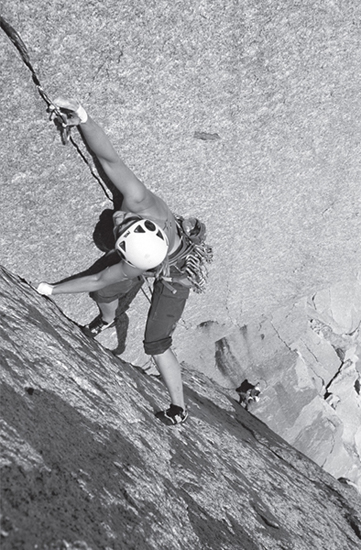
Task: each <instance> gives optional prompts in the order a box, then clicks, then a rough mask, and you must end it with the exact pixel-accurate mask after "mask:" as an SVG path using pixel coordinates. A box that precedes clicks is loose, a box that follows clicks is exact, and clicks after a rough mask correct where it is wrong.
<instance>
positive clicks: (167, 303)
mask: <svg viewBox="0 0 361 550" xmlns="http://www.w3.org/2000/svg"><path fill="white" fill-rule="evenodd" d="M54 105H56V106H57V107H58V108H59V109H60V110H61V112H62V114H63V116H64V117H65V119H66V124H68V125H69V126H77V127H78V129H79V131H80V133H81V135H82V138H83V140H84V141H85V143H86V145H87V146H88V148H89V149H90V150H91V151H92V153H93V154H94V155H95V157H96V158H97V159H98V161H99V162H100V164H101V167H102V168H103V170H104V172H105V174H106V175H107V177H108V178H109V179H110V181H111V182H112V183H113V184H114V186H115V187H116V188H117V189H118V191H119V192H120V193H121V195H122V196H123V202H122V206H121V208H122V210H121V211H116V212H115V213H114V216H113V221H114V238H115V250H116V251H117V253H118V254H119V262H118V263H116V264H115V265H111V266H110V267H107V268H106V269H103V270H102V271H100V272H99V273H96V274H92V275H85V276H81V277H78V278H73V279H68V280H65V281H60V282H58V283H55V284H49V283H45V282H43V283H40V284H39V286H38V288H37V290H38V292H39V293H40V294H43V295H45V296H50V295H56V294H66V293H70V294H72V293H78V292H89V293H90V296H91V297H92V298H93V299H94V300H95V301H96V303H97V305H98V308H99V315H97V317H96V318H95V319H93V321H91V322H90V323H89V325H87V326H86V327H84V328H85V329H87V331H88V332H89V333H90V334H91V335H92V336H93V337H95V336H97V335H98V334H99V333H100V332H102V331H103V330H105V329H107V328H110V327H112V326H114V325H115V324H116V311H117V308H118V305H119V301H120V300H122V299H124V298H126V297H127V295H129V293H130V292H132V291H133V295H134V288H135V287H136V286H137V285H138V290H139V288H140V287H141V285H142V282H143V281H144V276H148V275H151V276H152V277H154V285H153V292H152V299H151V304H150V308H149V311H148V318H147V322H146V328H145V333H144V341H143V344H144V350H145V353H146V354H148V355H150V356H152V357H153V359H154V361H155V364H156V365H157V368H158V370H159V372H160V374H161V376H162V379H163V381H164V383H165V386H166V388H167V390H168V393H169V396H170V400H171V404H170V407H169V408H168V409H166V410H164V411H160V412H159V413H157V415H156V416H157V417H158V418H159V419H160V420H161V421H162V422H164V423H165V424H169V425H172V424H181V423H183V422H185V420H186V419H187V417H188V411H187V407H186V404H185V401H184V392H183V384H182V376H181V367H180V364H179V362H178V360H177V358H176V356H175V354H174V353H173V351H172V349H171V346H172V333H173V331H174V329H175V327H176V324H177V322H178V321H179V319H180V317H181V315H182V313H183V310H184V307H185V304H186V301H187V298H188V296H189V292H190V289H191V288H192V287H193V288H194V289H195V290H197V289H198V290H199V288H200V287H202V285H203V283H204V278H205V269H206V268H205V267H204V260H206V261H207V262H208V261H210V259H211V249H210V247H207V245H205V244H204V235H205V230H204V226H203V224H201V222H199V220H197V219H195V218H191V219H190V220H183V218H179V219H176V217H175V216H174V214H173V213H172V212H171V211H170V209H169V208H168V206H167V204H166V203H165V202H164V201H163V200H162V199H161V198H160V197H158V196H157V195H155V194H154V193H153V192H152V191H150V190H149V189H148V188H147V187H146V186H145V185H144V184H143V183H142V182H141V181H140V180H139V179H138V178H137V177H136V176H135V174H134V173H133V172H132V171H131V170H130V169H129V168H128V167H127V166H126V165H125V164H124V162H123V161H122V159H121V158H120V157H119V155H118V154H117V152H116V151H115V149H114V148H113V146H112V144H111V143H110V141H109V139H108V137H107V136H106V134H105V132H104V131H103V129H102V128H101V127H100V126H99V125H98V124H97V123H96V122H95V121H94V120H93V119H92V117H91V116H90V115H88V113H87V112H86V111H85V109H84V107H82V106H81V105H80V104H79V103H78V102H77V101H74V100H72V99H64V98H58V99H57V100H55V101H54ZM135 293H136V292H135Z"/></svg>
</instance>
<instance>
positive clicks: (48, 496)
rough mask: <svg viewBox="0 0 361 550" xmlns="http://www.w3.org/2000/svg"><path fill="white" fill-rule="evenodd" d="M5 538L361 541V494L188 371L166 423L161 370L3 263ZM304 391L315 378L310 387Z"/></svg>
mask: <svg viewBox="0 0 361 550" xmlns="http://www.w3.org/2000/svg"><path fill="white" fill-rule="evenodd" d="M0 298H1V301H0V307H1V311H0V312H1V340H0V342H1V366H2V368H1V383H2V389H1V405H2V412H1V415H2V427H1V445H2V454H1V492H2V499H1V502H2V516H1V533H0V534H1V538H2V545H1V547H2V549H3V550H14V549H17V548H19V549H20V548H21V549H22V550H32V549H35V548H37V549H39V550H63V549H65V548H66V549H68V550H79V549H82V550H120V549H123V548H124V549H130V548H134V549H136V548H137V549H138V548H142V549H143V548H144V549H149V550H151V549H157V550H163V549H164V550H166V549H167V550H169V549H175V550H176V549H177V550H181V549H184V550H186V549H187V550H188V549H189V548H192V549H194V550H197V549H199V550H203V549H205V548H207V549H213V548H214V549H217V550H219V549H222V550H227V549H229V550H235V549H239V550H261V549H264V548H267V550H272V549H280V550H281V549H282V550H309V549H310V548H317V549H325V550H340V549H343V550H354V549H355V548H358V547H359V546H360V544H361V514H360V512H361V510H360V498H359V496H358V494H357V492H356V491H355V490H354V488H353V487H351V486H347V485H345V484H343V483H341V482H338V481H336V480H335V479H334V478H333V477H332V476H330V475H329V474H327V473H326V472H324V471H323V470H322V469H321V468H319V467H318V466H317V465H316V464H315V463H314V462H312V461H310V460H309V459H308V458H306V457H305V456H304V455H303V454H301V453H300V452H298V451H297V450H295V449H293V448H292V447H291V446H289V445H288V444H287V443H286V442H285V441H284V440H283V439H281V438H280V437H279V436H277V435H276V434H275V433H274V432H272V431H271V430H270V429H269V428H268V427H267V426H266V425H265V424H264V423H263V422H261V421H260V420H258V419H257V418H256V417H254V416H253V415H252V414H250V413H249V412H247V411H245V410H244V409H243V408H242V407H240V406H239V405H238V403H236V401H235V400H234V399H233V396H232V392H229V391H227V390H225V389H222V388H221V387H219V386H218V385H217V384H216V383H212V382H211V381H210V380H209V379H208V378H207V377H205V376H203V375H201V374H199V373H196V372H194V371H192V370H186V371H185V380H186V395H187V400H188V403H189V406H190V412H191V414H190V418H189V421H188V423H187V424H186V425H184V426H182V427H178V428H174V429H172V428H168V427H165V426H163V425H162V424H161V423H159V421H158V420H157V419H156V418H155V417H154V414H153V412H154V410H156V409H157V408H158V407H159V406H164V405H165V404H166V401H165V395H164V393H165V392H164V388H163V386H162V383H161V382H160V381H159V380H158V379H156V378H154V377H151V376H145V375H144V374H143V372H142V371H141V369H136V368H134V367H132V366H131V365H129V364H126V363H124V362H122V361H120V360H119V359H118V358H116V357H115V356H114V355H113V354H111V353H110V352H109V351H107V350H105V349H104V348H103V347H102V346H100V345H99V344H98V343H97V342H96V341H94V340H91V339H88V338H87V337H86V336H85V335H84V334H83V333H82V331H81V330H80V329H79V327H78V326H76V325H75V324H74V323H73V322H71V321H70V320H68V319H67V318H66V317H65V316H64V315H63V314H62V313H61V312H60V311H59V309H58V307H57V306H56V304H54V303H53V302H52V301H51V300H49V299H46V298H44V297H42V296H39V295H38V294H37V293H36V291H35V290H34V289H33V288H31V286H30V285H29V284H28V283H27V282H26V281H24V280H21V279H19V278H18V277H15V276H13V275H12V274H10V273H9V272H8V271H7V270H5V269H2V270H1V271H0ZM305 391H306V390H305Z"/></svg>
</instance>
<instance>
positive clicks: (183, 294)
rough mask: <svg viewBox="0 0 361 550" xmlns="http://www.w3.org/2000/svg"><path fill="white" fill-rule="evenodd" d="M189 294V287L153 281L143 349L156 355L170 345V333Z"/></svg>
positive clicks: (148, 353) (149, 353)
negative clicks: (170, 285)
mask: <svg viewBox="0 0 361 550" xmlns="http://www.w3.org/2000/svg"><path fill="white" fill-rule="evenodd" d="M188 296H189V288H186V287H184V286H182V285H180V284H173V283H172V288H170V287H169V286H166V285H164V283H163V282H162V281H161V280H160V281H156V282H155V283H154V290H153V296H152V302H151V305H150V308H149V312H148V319H147V324H146V327H145V333H144V341H143V344H144V351H145V353H146V354H147V355H158V354H161V353H164V352H165V351H167V349H168V348H170V347H171V345H172V334H173V332H174V330H175V328H176V325H177V323H178V321H179V319H180V318H181V315H182V313H183V310H184V307H185V305H186V302H187V298H188Z"/></svg>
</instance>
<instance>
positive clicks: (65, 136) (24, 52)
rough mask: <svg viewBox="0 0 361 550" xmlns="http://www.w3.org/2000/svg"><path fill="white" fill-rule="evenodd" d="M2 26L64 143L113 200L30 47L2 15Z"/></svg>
mask: <svg viewBox="0 0 361 550" xmlns="http://www.w3.org/2000/svg"><path fill="white" fill-rule="evenodd" d="M0 27H1V28H2V30H3V31H4V32H5V33H6V34H7V36H8V37H9V38H10V40H11V42H12V43H13V44H14V46H15V47H16V49H17V50H18V52H19V53H20V56H21V59H22V60H23V62H24V63H25V65H26V66H27V67H28V69H29V70H30V72H31V75H32V79H33V82H34V84H35V86H36V88H37V90H38V92H39V94H40V96H41V98H42V99H43V100H44V101H45V103H46V105H47V108H48V110H49V111H51V112H52V113H53V114H54V115H55V116H56V119H57V120H58V122H59V125H60V134H61V141H62V143H63V144H64V145H66V144H67V143H68V142H70V143H71V144H72V145H73V146H74V148H75V149H76V151H77V153H78V154H79V155H80V157H81V158H82V159H83V161H84V162H85V163H86V164H87V166H88V168H89V170H90V173H91V174H92V176H93V177H94V178H95V179H96V180H97V182H98V183H99V184H100V186H101V188H102V189H103V191H104V193H105V195H106V197H107V199H109V200H110V201H111V202H114V201H113V198H112V197H111V196H110V195H109V193H108V191H107V189H106V187H105V186H104V184H103V182H102V180H101V179H100V178H99V176H98V175H97V173H96V172H95V170H94V168H93V166H92V165H91V163H90V162H89V160H88V159H87V157H86V156H85V155H84V153H83V151H82V150H81V149H80V147H79V145H78V144H77V142H76V141H75V140H74V138H73V136H72V135H71V129H70V126H68V124H67V120H66V116H65V115H64V114H63V113H62V112H61V110H60V109H59V107H58V106H57V105H55V104H54V102H53V101H52V100H51V99H50V97H49V96H48V94H47V93H46V92H45V90H44V88H43V87H42V85H41V83H40V80H39V78H38V75H37V74H36V72H35V70H34V67H33V66H32V64H31V62H30V57H29V53H28V49H27V47H26V46H25V44H24V42H23V40H22V39H21V37H20V35H19V34H18V33H17V32H16V30H15V29H14V28H13V27H12V26H11V25H10V24H9V23H8V22H7V21H5V19H4V18H3V17H2V16H1V15H0Z"/></svg>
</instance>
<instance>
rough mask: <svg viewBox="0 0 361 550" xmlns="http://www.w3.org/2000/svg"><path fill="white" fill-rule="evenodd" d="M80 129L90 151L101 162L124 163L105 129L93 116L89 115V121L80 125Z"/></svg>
mask: <svg viewBox="0 0 361 550" xmlns="http://www.w3.org/2000/svg"><path fill="white" fill-rule="evenodd" d="M78 128H79V130H80V132H81V134H82V136H83V138H84V141H85V142H86V144H87V145H88V147H89V149H91V151H92V152H93V153H94V154H95V155H96V157H97V158H98V159H99V161H100V162H102V161H105V162H111V163H112V162H119V161H120V162H122V161H121V159H120V158H119V155H118V153H117V152H116V151H115V149H114V147H113V145H112V144H111V142H110V140H109V138H108V136H107V135H106V133H105V132H104V130H103V128H102V127H101V126H99V124H97V123H96V122H95V121H94V120H93V119H92V118H91V116H89V115H88V118H87V121H86V122H85V123H82V124H80V125H79V126H78ZM123 164H124V163H123ZM124 166H125V165H124Z"/></svg>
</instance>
